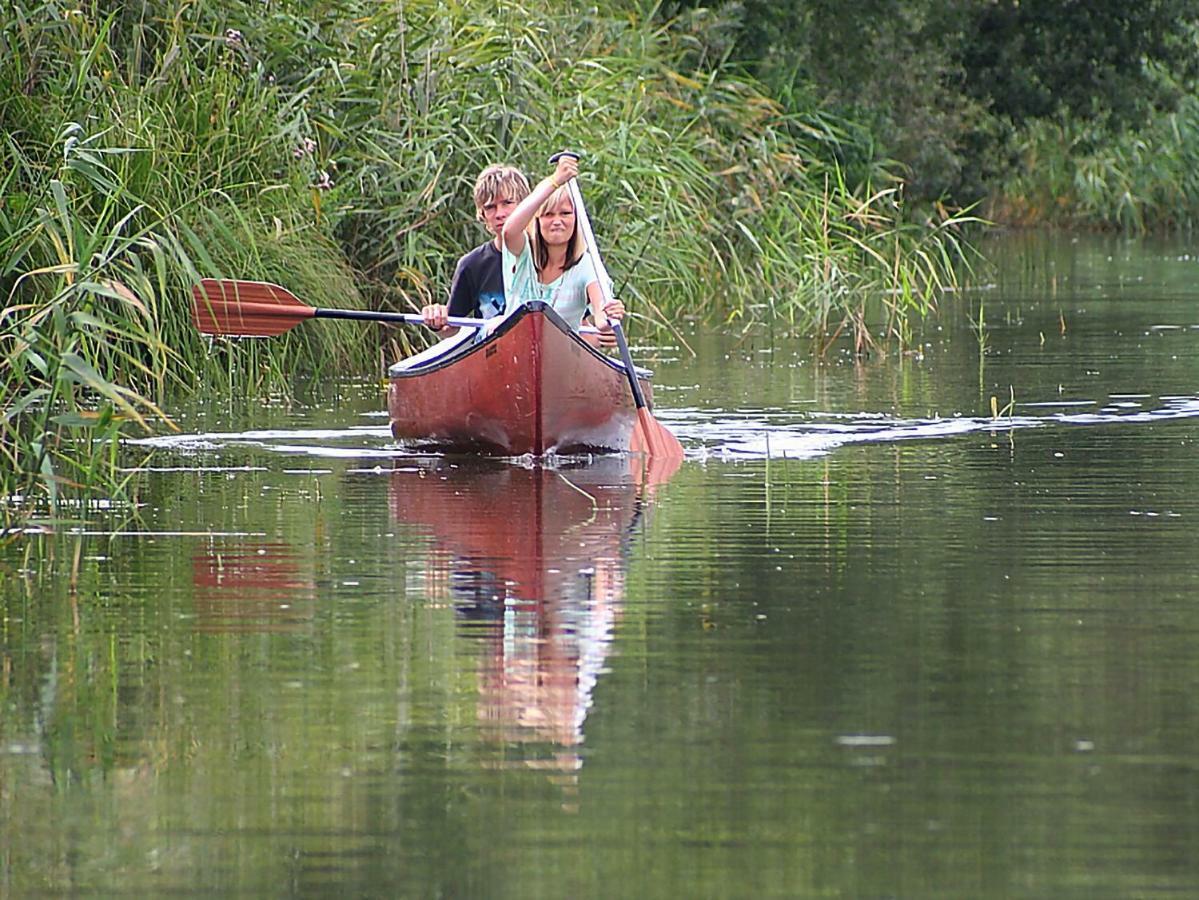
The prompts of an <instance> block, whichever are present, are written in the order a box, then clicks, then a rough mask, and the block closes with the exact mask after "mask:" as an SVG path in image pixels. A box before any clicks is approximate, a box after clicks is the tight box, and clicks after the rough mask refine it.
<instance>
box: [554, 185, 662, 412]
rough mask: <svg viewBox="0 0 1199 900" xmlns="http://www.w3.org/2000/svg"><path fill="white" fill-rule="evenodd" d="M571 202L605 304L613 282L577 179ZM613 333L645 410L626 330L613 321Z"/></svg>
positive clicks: (635, 397) (636, 400)
mask: <svg viewBox="0 0 1199 900" xmlns="http://www.w3.org/2000/svg"><path fill="white" fill-rule="evenodd" d="M570 200H571V202H572V203H573V204H574V206H575V220H576V221H577V222H578V224H579V231H581V232H582V233H583V243H584V244H585V245H586V246H587V253H588V254H590V256H591V265H592V266H593V267H594V268H595V277H596V279H597V280H598V281H599V286H600V293H601V294H603V297H604V303H607V302H608V301H609V300H611V299H612V281H611V279H609V278H608V270H607V268H605V266H604V261H603V259H602V258H601V257H600V254H599V247H598V246H596V243H595V232H594V231H592V230H591V219H590V218H589V217H588V216H587V207H586V206H584V205H583V192H582V191H580V190H579V181H578V179H577V178H572V179H571V180H570ZM608 324H610V325H611V326H612V333H613V334H614V335H616V346H617V348H618V349H619V350H620V358H621V360H622V361H623V362H624V368H625V374H626V375H628V379H629V387H630V388H632V390H633V403H635V404H636V405H637V408H638V409H645V395H644V394H642V393H641V384H640V383H639V382H638V380H637V370H636V369H635V368H634V367H633V355H632V354H631V353H629V342H628V341H626V340H625V338H624V329H623V328H622V327H621V325H620V322H619V321H618V320H616V319H612V320H610V321H609V323H608Z"/></svg>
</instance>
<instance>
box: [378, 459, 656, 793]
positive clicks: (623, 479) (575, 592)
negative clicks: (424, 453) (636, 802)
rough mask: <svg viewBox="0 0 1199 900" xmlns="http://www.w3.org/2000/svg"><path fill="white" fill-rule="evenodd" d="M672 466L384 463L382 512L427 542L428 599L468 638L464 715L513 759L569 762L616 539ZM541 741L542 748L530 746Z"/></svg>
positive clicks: (616, 584) (621, 547)
mask: <svg viewBox="0 0 1199 900" xmlns="http://www.w3.org/2000/svg"><path fill="white" fill-rule="evenodd" d="M678 465H679V463H678V461H673V462H666V461H662V460H645V459H643V458H642V457H639V456H629V457H604V458H601V459H599V460H594V461H592V460H589V461H588V462H587V463H585V464H581V463H580V464H566V465H555V466H553V467H545V466H540V465H533V466H530V467H528V468H524V467H515V466H511V465H498V466H497V465H488V464H486V463H471V464H465V463H456V462H448V461H445V460H441V461H437V462H433V463H431V464H429V465H428V466H427V467H420V468H415V469H414V468H411V467H409V468H404V469H400V470H397V471H396V472H395V473H394V474H393V476H392V479H391V489H390V502H391V510H392V514H393V516H394V517H395V519H396V520H398V521H400V522H403V523H405V524H408V525H414V526H417V527H418V528H419V529H421V530H422V531H425V532H427V533H428V534H429V535H430V536H431V537H432V538H433V540H434V542H435V547H434V551H433V553H432V554H431V555H430V563H429V571H428V572H427V574H426V581H427V590H428V593H429V596H430V599H431V600H432V601H433V602H444V603H447V604H453V607H454V609H455V612H456V614H457V616H458V619H459V623H460V629H461V631H462V632H464V633H465V634H466V635H469V636H471V637H472V638H476V639H478V640H479V641H480V643H481V649H480V652H479V654H478V659H479V672H478V675H479V706H478V716H479V720H480V723H481V724H482V726H483V727H484V730H485V733H486V734H487V736H488V738H489V739H491V740H494V741H499V742H502V743H504V744H507V745H517V746H525V747H526V748H527V749H528V752H527V753H525V754H523V755H522V756H521V758H520V760H519V761H520V762H521V763H522V764H524V765H529V766H543V767H546V768H550V769H556V770H560V771H567V772H570V771H574V770H576V769H578V768H579V767H580V766H581V765H582V756H581V753H580V750H581V746H582V743H583V723H584V721H585V719H586V717H587V713H588V711H589V709H590V708H591V703H592V692H593V690H594V688H595V685H596V682H597V680H598V678H599V676H600V675H601V674H602V673H603V671H604V666H605V660H606V659H607V656H608V654H609V652H610V650H611V646H612V636H613V631H614V629H615V627H616V624H617V622H618V621H619V619H620V615H621V607H622V604H623V602H624V590H625V588H624V582H625V572H626V565H627V563H626V557H627V545H628V542H629V538H630V537H631V535H632V534H633V533H634V531H635V530H636V529H637V527H638V524H639V523H640V521H641V519H642V517H643V516H644V514H645V513H646V511H647V509H648V507H649V505H650V503H651V501H652V499H653V497H654V494H655V492H656V490H657V489H658V488H659V487H660V486H661V485H663V484H665V483H666V482H667V481H668V480H669V478H670V477H671V476H672V475H673V474H674V472H675V471H676V470H677V468H678ZM547 744H548V745H549V747H550V748H551V750H550V756H549V757H548V758H547V757H546V756H544V755H543V754H539V752H538V745H547Z"/></svg>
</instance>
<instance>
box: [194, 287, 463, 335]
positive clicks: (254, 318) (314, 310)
mask: <svg viewBox="0 0 1199 900" xmlns="http://www.w3.org/2000/svg"><path fill="white" fill-rule="evenodd" d="M307 319H357V320H361V321H368V322H411V323H414V324H417V325H420V324H422V323H423V320H422V319H421V317H420V316H419V315H417V314H415V313H398V312H380V311H376V310H370V309H320V308H318V307H315V306H309V305H308V304H307V303H305V302H304V301H303V300H301V299H300V298H299V297H297V296H296V295H295V294H293V293H292V292H291V291H289V290H287V288H284V287H280V286H279V285H277V284H270V283H269V282H266V281H233V280H229V279H223V278H205V279H204V280H203V281H201V282H200V283H199V284H197V285H196V286H195V287H194V288H192V321H194V322H195V323H196V328H198V329H199V330H200V332H201V333H202V334H228V335H240V336H241V337H270V336H272V335H276V334H283V332H285V331H289V330H291V329H292V328H295V327H296V326H297V325H299V324H300V323H301V322H303V321H306V320H307ZM446 322H447V324H449V325H452V326H454V327H456V328H482V327H483V325H484V324H486V323H485V321H484V320H483V319H470V318H463V317H460V316H452V317H450V318H449V319H447V320H446Z"/></svg>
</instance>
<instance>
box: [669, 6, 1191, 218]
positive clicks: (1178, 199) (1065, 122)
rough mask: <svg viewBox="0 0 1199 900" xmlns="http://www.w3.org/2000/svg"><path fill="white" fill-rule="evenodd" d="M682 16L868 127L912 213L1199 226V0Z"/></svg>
mask: <svg viewBox="0 0 1199 900" xmlns="http://www.w3.org/2000/svg"><path fill="white" fill-rule="evenodd" d="M683 5H684V6H687V7H691V6H694V5H698V6H701V7H706V8H708V9H709V10H710V12H709V13H708V14H709V15H716V16H718V17H720V18H721V19H722V20H723V21H724V23H725V24H724V26H723V27H722V28H719V29H715V30H714V33H715V34H717V35H720V36H721V40H722V43H721V44H720V52H722V53H723V54H724V55H725V56H726V57H727V58H729V59H733V60H738V61H740V62H741V63H742V64H743V65H745V66H746V67H747V68H748V69H749V70H750V71H751V72H752V73H753V74H754V75H755V76H757V77H759V78H760V79H761V80H762V81H763V82H764V83H765V85H766V86H767V89H768V90H770V91H771V92H772V93H773V94H774V95H775V96H777V97H779V98H780V99H781V100H782V101H783V102H784V103H785V105H787V106H789V107H794V108H799V109H803V108H807V107H809V106H810V105H811V104H813V103H817V104H818V105H819V106H820V107H821V108H822V109H825V110H827V111H829V112H830V113H834V114H838V115H841V116H843V117H845V118H846V119H848V120H850V121H853V122H855V123H856V124H857V129H858V131H857V133H858V134H860V135H863V136H865V139H864V141H862V142H860V144H864V146H865V147H866V154H865V155H866V158H869V157H870V155H872V154H881V155H883V156H885V157H888V158H891V159H893V160H895V161H896V162H898V163H899V164H900V166H901V171H903V172H904V175H905V179H906V184H907V192H908V196H909V199H915V200H918V201H924V202H931V201H941V202H944V203H947V204H950V205H957V206H969V205H971V204H979V208H980V209H981V210H982V212H983V213H984V215H986V216H987V218H989V219H990V220H992V221H997V222H1001V223H1012V224H1021V225H1024V224H1067V225H1072V226H1085V227H1092V228H1117V229H1123V230H1128V231H1143V230H1151V229H1160V228H1171V227H1188V228H1189V227H1190V226H1191V225H1192V224H1193V223H1194V222H1195V219H1196V216H1197V215H1199V191H1197V190H1196V183H1195V175H1194V172H1195V166H1194V164H1193V163H1194V159H1193V157H1194V154H1195V152H1196V151H1195V150H1194V141H1193V139H1192V136H1193V134H1194V132H1195V129H1196V127H1199V86H1197V83H1196V75H1197V74H1199V2H1196V0H1153V2H1146V3H1125V2H1120V0H1099V2H1090V3H1048V4H1046V3H1040V4H1038V3H1020V2H1018V0H997V2H988V3H963V2H961V0H868V2H863V3H856V4H850V5H847V4H840V3H832V2H829V0H781V2H776V0H735V2H719V3H715V4H713V3H710V2H704V0H697V3H688V2H684V4H683ZM862 155H863V154H862V153H861V152H859V153H858V154H857V156H858V157H859V158H860V157H861V156H862Z"/></svg>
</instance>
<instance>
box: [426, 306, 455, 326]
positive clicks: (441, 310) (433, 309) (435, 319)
mask: <svg viewBox="0 0 1199 900" xmlns="http://www.w3.org/2000/svg"><path fill="white" fill-rule="evenodd" d="M449 314H450V313H449V308H448V307H447V306H446V305H445V304H444V303H430V304H429V305H428V306H422V307H421V310H420V317H421V319H423V320H424V323H425V325H427V326H428V327H429V328H432V329H433V330H434V331H441V329H443V328H445V326H446V320H447V319H448V318H449Z"/></svg>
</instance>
